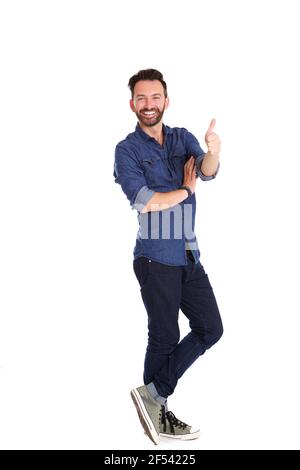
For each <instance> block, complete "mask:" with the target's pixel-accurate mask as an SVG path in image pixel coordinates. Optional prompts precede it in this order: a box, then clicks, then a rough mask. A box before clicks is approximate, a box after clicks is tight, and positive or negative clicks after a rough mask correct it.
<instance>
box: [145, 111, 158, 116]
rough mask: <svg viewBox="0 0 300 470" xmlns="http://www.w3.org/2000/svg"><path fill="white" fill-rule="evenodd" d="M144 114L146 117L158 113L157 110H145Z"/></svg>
mask: <svg viewBox="0 0 300 470" xmlns="http://www.w3.org/2000/svg"><path fill="white" fill-rule="evenodd" d="M142 114H143V116H146V117H152V116H154V115H155V114H156V111H143V112H142Z"/></svg>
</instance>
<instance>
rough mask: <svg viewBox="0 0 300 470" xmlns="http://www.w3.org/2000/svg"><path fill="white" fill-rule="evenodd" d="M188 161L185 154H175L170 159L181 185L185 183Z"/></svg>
mask: <svg viewBox="0 0 300 470" xmlns="http://www.w3.org/2000/svg"><path fill="white" fill-rule="evenodd" d="M186 161H187V157H186V155H184V154H174V155H172V156H170V157H169V162H170V165H171V167H172V169H173V171H174V175H175V177H176V179H177V182H178V184H180V185H181V184H182V183H183V177H184V165H185V162H186Z"/></svg>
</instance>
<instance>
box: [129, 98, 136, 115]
mask: <svg viewBox="0 0 300 470" xmlns="http://www.w3.org/2000/svg"><path fill="white" fill-rule="evenodd" d="M129 104H130V108H131V111H133V112H134V113H135V107H134V102H133V99H131V100H130V101H129Z"/></svg>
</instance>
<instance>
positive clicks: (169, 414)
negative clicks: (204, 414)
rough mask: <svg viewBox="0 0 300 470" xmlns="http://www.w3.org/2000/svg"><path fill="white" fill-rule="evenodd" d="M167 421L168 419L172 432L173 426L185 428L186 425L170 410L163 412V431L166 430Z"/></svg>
mask: <svg viewBox="0 0 300 470" xmlns="http://www.w3.org/2000/svg"><path fill="white" fill-rule="evenodd" d="M167 421H169V424H170V428H171V432H173V433H174V432H175V429H174V428H179V429H185V428H186V427H187V426H188V425H187V424H186V423H184V422H183V421H180V420H179V419H177V418H176V416H175V415H174V413H172V411H167V413H165V414H164V422H163V421H162V423H163V425H164V432H165V431H166V426H167Z"/></svg>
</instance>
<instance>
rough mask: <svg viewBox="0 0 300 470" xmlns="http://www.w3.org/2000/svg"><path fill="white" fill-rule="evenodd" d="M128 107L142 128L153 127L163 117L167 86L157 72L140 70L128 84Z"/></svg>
mask: <svg viewBox="0 0 300 470" xmlns="http://www.w3.org/2000/svg"><path fill="white" fill-rule="evenodd" d="M128 86H129V88H130V91H131V100H130V107H131V109H132V111H133V112H134V113H135V114H136V116H137V118H138V119H139V121H140V122H141V123H143V124H144V126H147V127H153V126H155V125H156V124H158V123H159V122H160V121H161V120H162V117H163V114H164V111H165V109H167V107H168V105H169V98H168V94H167V84H166V82H165V81H164V79H163V76H162V74H161V73H160V72H159V71H158V70H154V69H146V70H140V71H139V72H138V73H137V74H135V75H133V76H132V77H131V78H130V80H129V83H128Z"/></svg>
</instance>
